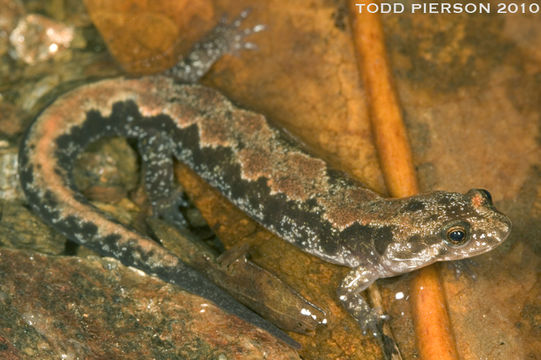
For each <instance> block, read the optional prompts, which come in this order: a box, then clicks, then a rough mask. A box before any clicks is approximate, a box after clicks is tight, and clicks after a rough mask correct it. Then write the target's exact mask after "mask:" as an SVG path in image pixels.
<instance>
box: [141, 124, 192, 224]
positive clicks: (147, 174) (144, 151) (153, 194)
mask: <svg viewBox="0 0 541 360" xmlns="http://www.w3.org/2000/svg"><path fill="white" fill-rule="evenodd" d="M138 146H139V151H140V153H141V157H142V165H143V166H142V177H143V183H144V186H145V191H146V193H147V195H148V198H149V200H150V204H151V206H152V214H153V216H155V217H158V218H161V219H163V220H165V221H167V222H168V223H170V224H171V225H174V226H175V227H178V228H185V227H186V226H187V222H186V220H185V219H184V217H183V216H182V213H181V212H180V210H179V206H182V205H186V204H185V201H184V200H183V199H182V194H181V192H180V191H179V190H178V189H177V188H176V187H175V183H174V176H173V157H172V151H173V144H172V141H171V139H170V138H169V137H168V136H167V135H165V134H163V133H161V132H159V131H151V132H149V135H148V136H146V137H145V138H143V139H141V140H139V144H138Z"/></svg>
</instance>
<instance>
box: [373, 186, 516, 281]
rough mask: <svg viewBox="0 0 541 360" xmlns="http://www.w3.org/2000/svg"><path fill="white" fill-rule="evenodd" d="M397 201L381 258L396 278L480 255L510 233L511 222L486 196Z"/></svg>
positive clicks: (449, 195) (443, 194) (447, 195)
mask: <svg viewBox="0 0 541 360" xmlns="http://www.w3.org/2000/svg"><path fill="white" fill-rule="evenodd" d="M396 201H397V204H396V205H397V207H396V208H395V211H396V218H397V223H396V225H397V226H396V227H395V229H396V230H395V231H394V232H393V241H392V242H391V243H390V244H388V246H387V247H386V249H385V251H384V252H383V254H381V255H382V258H381V262H382V264H384V267H385V268H386V269H387V270H388V271H390V272H394V273H396V274H398V273H403V272H406V271H411V270H413V269H417V268H420V267H423V266H426V265H428V264H431V263H433V262H436V261H448V260H459V259H463V258H468V257H472V256H476V255H479V254H482V253H485V252H487V251H490V250H492V249H494V248H495V247H497V246H498V245H500V244H501V243H502V242H503V241H505V239H507V237H508V236H509V233H510V231H511V220H509V218H508V217H507V216H505V215H503V214H502V213H500V212H499V211H497V210H496V209H495V208H494V206H493V205H492V198H491V196H490V193H489V192H488V191H486V190H482V189H472V190H470V191H468V192H467V193H466V194H459V193H449V192H443V191H438V192H433V193H430V194H421V195H418V196H413V197H410V198H405V199H399V200H396Z"/></svg>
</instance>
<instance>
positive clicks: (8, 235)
mask: <svg viewBox="0 0 541 360" xmlns="http://www.w3.org/2000/svg"><path fill="white" fill-rule="evenodd" d="M65 244H66V238H65V237H64V236H62V235H60V234H58V233H56V232H55V231H53V230H52V229H51V228H49V227H48V226H47V225H45V224H44V223H43V222H42V221H41V220H40V219H39V218H38V217H36V216H35V215H34V214H33V213H31V212H30V211H29V210H28V209H27V208H26V207H24V206H23V205H22V204H20V203H17V202H10V201H6V202H3V201H0V246H1V247H9V248H13V249H27V250H33V251H39V252H43V253H46V254H61V253H63V252H64V249H65ZM0 281H1V277H0ZM0 358H1V356H0Z"/></svg>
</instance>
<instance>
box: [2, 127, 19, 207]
mask: <svg viewBox="0 0 541 360" xmlns="http://www.w3.org/2000/svg"><path fill="white" fill-rule="evenodd" d="M1 123H2V121H1V120H0V125H1ZM17 155H18V149H17V148H16V147H14V146H10V144H9V143H8V142H7V141H5V140H0V199H3V200H15V199H22V198H23V192H22V189H21V187H20V185H19V175H18V172H17V171H18V168H17V166H18V161H17Z"/></svg>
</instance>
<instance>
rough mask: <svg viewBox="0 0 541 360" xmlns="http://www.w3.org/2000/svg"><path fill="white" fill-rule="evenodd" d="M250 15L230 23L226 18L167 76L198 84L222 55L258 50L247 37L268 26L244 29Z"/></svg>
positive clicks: (246, 12) (242, 14) (243, 12)
mask: <svg viewBox="0 0 541 360" xmlns="http://www.w3.org/2000/svg"><path fill="white" fill-rule="evenodd" d="M249 13H250V12H249V11H248V10H244V11H242V12H241V13H240V14H239V15H238V16H237V17H236V18H235V19H233V20H232V21H231V22H228V21H227V18H225V17H223V18H222V20H220V22H219V23H218V25H216V27H214V29H212V30H211V31H210V32H209V33H208V34H207V36H205V38H203V40H201V41H199V42H198V43H196V44H195V45H194V47H193V48H192V50H191V51H190V53H189V54H188V55H186V56H185V57H184V58H182V59H180V61H179V62H178V63H177V64H176V65H175V66H173V67H172V68H170V69H169V70H166V71H165V75H168V76H171V77H173V78H175V79H177V80H179V81H181V82H188V83H195V82H197V81H199V79H200V78H202V77H203V76H204V75H205V74H206V73H207V71H208V70H209V69H210V68H211V66H212V65H213V64H214V63H215V62H216V61H218V60H219V59H220V58H221V57H222V56H223V55H225V54H237V53H238V52H239V51H241V50H247V49H249V50H252V49H256V48H257V46H256V45H255V44H254V43H252V42H249V41H246V37H247V36H249V35H251V34H253V33H256V32H260V31H262V30H264V29H265V26H264V25H261V24H258V25H255V26H253V27H251V28H241V25H242V23H243V21H244V20H245V19H246V17H248V14H249Z"/></svg>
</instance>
